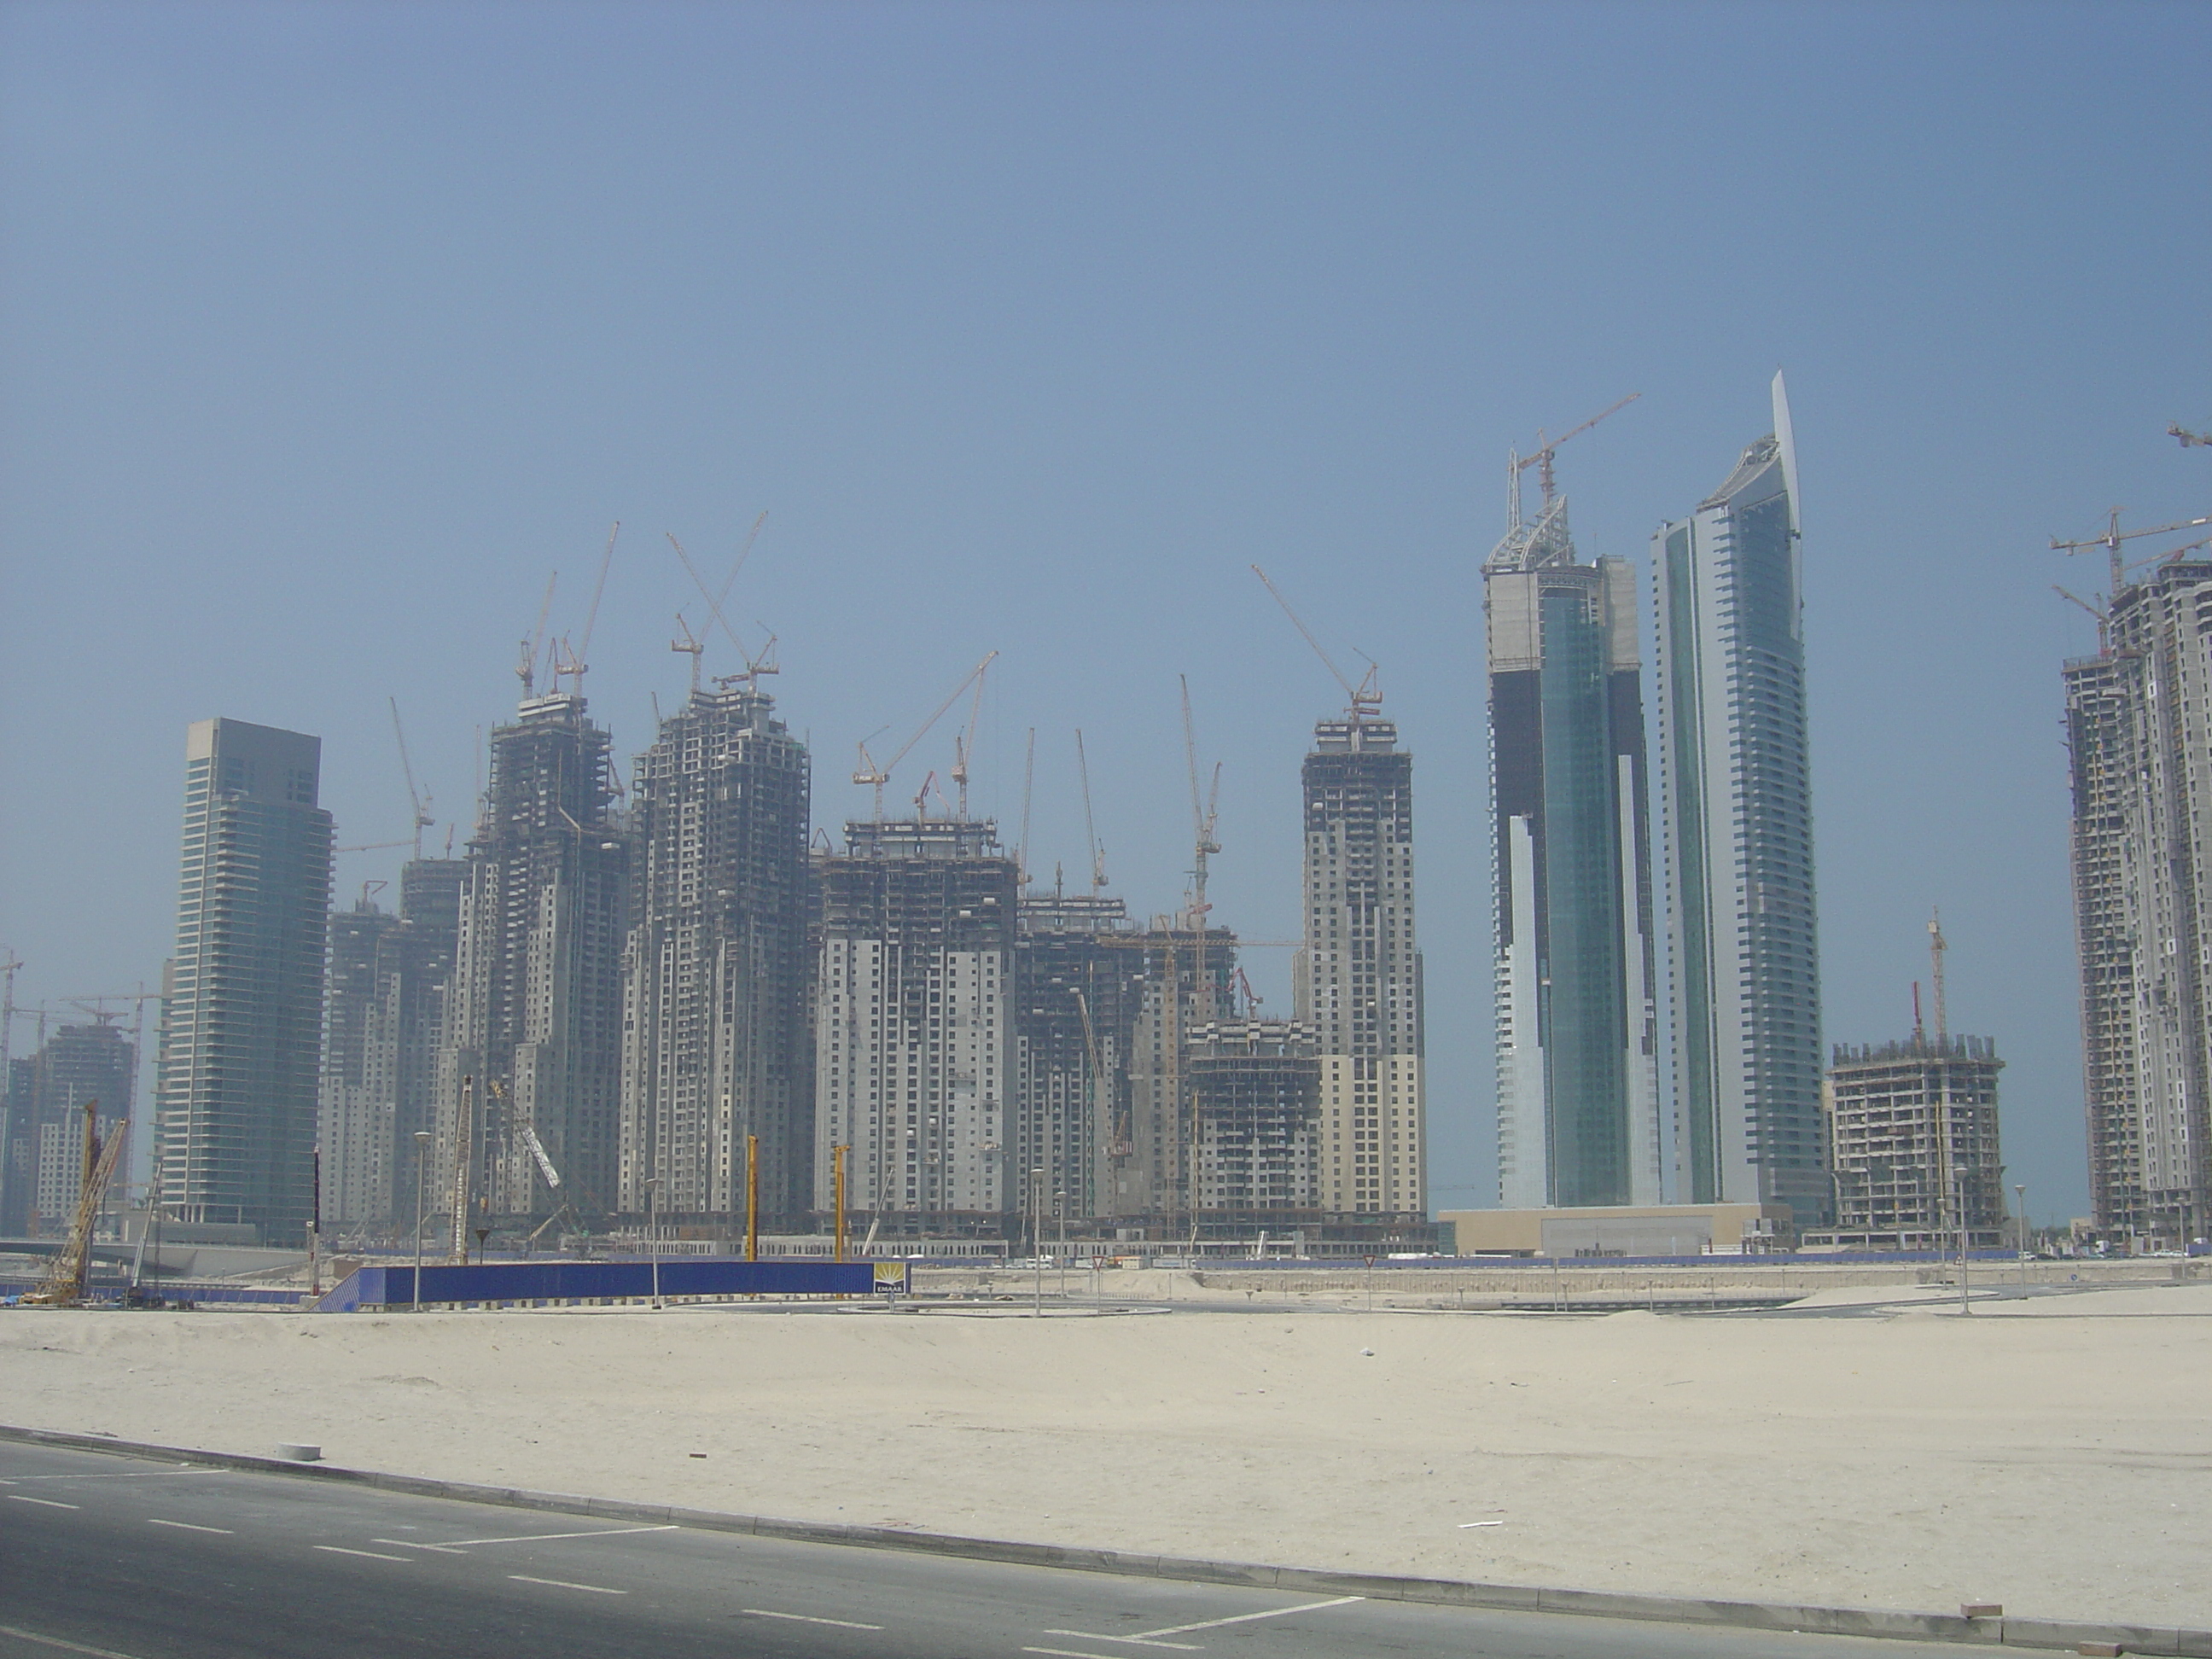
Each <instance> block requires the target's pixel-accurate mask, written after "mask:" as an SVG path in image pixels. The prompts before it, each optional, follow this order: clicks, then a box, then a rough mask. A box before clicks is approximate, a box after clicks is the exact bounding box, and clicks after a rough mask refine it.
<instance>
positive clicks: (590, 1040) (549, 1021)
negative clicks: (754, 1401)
mask: <svg viewBox="0 0 2212 1659" xmlns="http://www.w3.org/2000/svg"><path fill="white" fill-rule="evenodd" d="M614 786H615V780H614V770H613V764H612V762H611V758H610V756H609V744H608V738H607V734H606V732H605V730H604V729H603V728H601V727H599V726H596V725H594V724H593V723H592V721H591V720H590V719H588V718H587V717H586V714H585V712H584V699H583V698H582V697H581V696H575V695H572V694H565V693H561V692H557V691H556V692H555V693H553V694H551V695H550V696H526V697H525V698H524V700H523V702H522V704H521V707H520V709H519V711H518V712H517V715H516V718H515V720H514V723H513V725H510V726H500V727H498V728H497V729H495V731H494V732H492V734H491V775H490V779H489V783H488V784H487V787H486V788H485V791H484V799H483V806H482V815H481V816H480V817H479V818H478V819H477V829H476V835H475V836H474V837H473V838H472V839H471V841H470V842H469V848H468V866H469V867H468V876H467V879H466V880H465V883H464V884H463V885H462V889H461V902H460V938H459V948H458V951H457V954H456V960H455V963H454V967H453V983H452V987H451V989H450V991H449V992H448V995H447V1020H446V1037H445V1046H444V1048H443V1050H442V1052H441V1055H440V1067H439V1079H438V1088H439V1095H440V1099H439V1126H438V1129H437V1138H438V1144H437V1150H436V1156H437V1159H438V1162H437V1165H436V1167H435V1170H434V1174H433V1180H434V1182H436V1183H437V1185H442V1186H443V1187H444V1188H445V1190H444V1191H443V1192H438V1191H437V1186H435V1185H434V1187H433V1189H432V1190H433V1191H434V1192H435V1193H436V1194H437V1195H436V1197H435V1198H434V1199H433V1200H432V1202H431V1205H430V1209H431V1212H432V1213H433V1214H439V1215H442V1216H444V1217H445V1218H446V1221H447V1225H449V1226H452V1225H461V1222H462V1218H461V1217H459V1216H457V1215H456V1214H455V1205H456V1203H457V1202H458V1203H459V1204H460V1205H462V1206H465V1209H466V1211H467V1212H468V1216H467V1225H485V1221H486V1218H491V1219H493V1220H504V1221H506V1222H507V1223H509V1224H513V1223H516V1222H524V1221H528V1220H530V1219H532V1218H544V1217H547V1216H550V1214H551V1213H552V1212H553V1210H554V1208H555V1207H556V1206H557V1205H559V1204H561V1203H563V1202H565V1203H567V1204H568V1205H570V1206H573V1207H574V1209H575V1210H576V1211H577V1212H580V1213H581V1214H582V1215H584V1216H586V1217H597V1216H604V1215H605V1214H606V1213H607V1212H609V1211H610V1210H611V1208H612V1206H613V1205H614V1203H615V1200H616V1197H617V1193H616V1182H615V1176H616V1170H617V1150H618V1146H619V1141H620V1134H619V1126H618V1118H619V1108H620V1101H621V1072H622V1013H623V1009H622V955H623V939H624V933H625V927H626V899H627V890H628V884H629V839H628V836H627V833H626V831H625V830H624V829H623V826H622V825H621V824H620V823H618V822H617V820H616V819H615V817H613V815H612V814H611V811H610V804H611V801H612V799H613V798H614ZM533 1141H534V1142H535V1143H536V1144H535V1146H533V1145H532V1142H533ZM540 1152H543V1153H544V1157H545V1158H546V1160H547V1161H549V1162H550V1163H551V1164H553V1166H554V1167H555V1169H556V1170H557V1171H558V1172H559V1173H560V1175H561V1176H562V1188H561V1189H560V1192H559V1194H558V1195H557V1196H556V1192H555V1189H554V1188H552V1187H551V1185H550V1183H549V1182H547V1181H546V1179H545V1177H544V1173H543V1166H542V1165H541V1164H540V1163H539V1162H538V1154H539V1153H540Z"/></svg>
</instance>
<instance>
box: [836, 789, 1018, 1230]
mask: <svg viewBox="0 0 2212 1659" xmlns="http://www.w3.org/2000/svg"><path fill="white" fill-rule="evenodd" d="M814 872H815V882H816V891H817V904H818V906H819V921H818V923H817V937H818V939H819V951H820V955H819V957H818V961H819V967H818V969H817V975H816V982H815V992H814V1042H815V1054H814V1065H815V1078H816V1095H815V1145H814V1201H815V1205H816V1206H817V1208H818V1209H824V1210H826V1209H829V1208H830V1207H831V1206H833V1205H834V1204H835V1202H836V1192H835V1167H836V1148H838V1147H840V1146H842V1147H845V1148H847V1149H848V1151H847V1152H846V1154H845V1158H846V1160H847V1161H846V1165H845V1170H846V1181H847V1186H846V1192H845V1209H846V1211H847V1212H848V1214H851V1215H853V1216H854V1217H855V1218H866V1220H867V1221H868V1222H869V1224H870V1225H872V1226H874V1227H875V1228H877V1229H878V1231H881V1232H884V1233H887V1234H889V1235H890V1236H893V1237H928V1236H939V1237H953V1236H959V1235H962V1234H973V1233H977V1232H988V1233H993V1234H996V1233H999V1232H1000V1231H1003V1230H1004V1228H1005V1226H1006V1220H1007V1217H1008V1214H1009V1212H1012V1210H1013V1209H1014V1208H1015V1206H1016V1203H1017V1201H1018V1198H1019V1195H1020V1193H1021V1190H1022V1184H1023V1182H1024V1179H1025V1176H1024V1173H1023V1172H1022V1171H1020V1170H1018V1169H1016V1168H1014V1167H1012V1142H1011V1125H1010V1124H1009V1122H1008V1103H1009V1099H1010V1091H1011V1086H1012V1059H1013V1047H1014V1045H1013V1032H1012V1008H1013V1004H1012V991H1013V956H1014V934H1015V911H1016V904H1017V898H1018V881H1019V878H1018V874H1017V870H1016V866H1015V862H1014V860H1012V859H1011V858H1009V857H1007V856H1006V854H1004V853H1003V852H1002V851H1001V850H1000V847H999V844H998V838H997V835H996V829H995V826H994V825H993V824H991V823H978V822H972V821H969V820H968V819H965V818H927V817H917V818H913V819H907V820H902V821H884V820H878V821H871V822H856V823H848V824H847V825H846V826H845V851H844V852H843V853H842V854H831V853H824V854H817V856H816V859H815V864H814Z"/></svg>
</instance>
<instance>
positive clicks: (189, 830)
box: [154, 720, 331, 1245]
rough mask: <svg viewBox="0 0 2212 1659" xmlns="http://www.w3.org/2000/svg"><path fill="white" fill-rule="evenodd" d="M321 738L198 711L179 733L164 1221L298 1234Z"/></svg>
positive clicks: (303, 1206) (322, 922) (324, 828)
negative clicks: (178, 868)
mask: <svg viewBox="0 0 2212 1659" xmlns="http://www.w3.org/2000/svg"><path fill="white" fill-rule="evenodd" d="M322 747H323V745H322V739H321V738H311V737H307V736H305V735H303V734H301V733H300V732H283V731H279V730H277V729H276V727H274V726H251V725H248V724H247V723H246V721H244V720H200V721H197V722H196V723H195V724H194V725H192V726H191V727H190V728H189V729H188V730H187V732H186V734H185V835H184V860H183V868H182V872H181V874H180V878H179V883H178V898H177V948H176V955H175V956H174V957H173V958H172V960H171V961H170V963H169V965H168V969H167V975H166V981H167V982H166V984H165V985H164V987H163V989H164V992H165V996H164V999H163V1003H162V1016H161V1071H160V1082H159V1085H157V1086H158V1090H159V1105H158V1108H157V1116H156V1119H155V1152H154V1167H155V1187H156V1188H157V1189H158V1190H159V1192H160V1194H161V1203H162V1206H163V1207H164V1209H165V1211H166V1212H167V1214H168V1215H169V1216H170V1217H171V1218H173V1219H175V1220H179V1221H188V1222H228V1223H243V1224H245V1225H249V1226H252V1227H255V1228H258V1230H259V1231H260V1236H261V1239H262V1242H263V1243H268V1244H283V1245H289V1244H297V1243H301V1242H302V1241H303V1240H304V1239H305V1237H306V1236H307V1223H308V1220H309V1218H310V1217H311V1215H312V1213H313V1206H314V1151H315V1119H316V1097H317V1089H316V1085H317V1079H318V1073H319V1068H320V1065H321V1056H322V1036H323V949H324V944H325V938H326V935H327V929H328V926H329V913H330V903H331V815H330V814H329V813H328V812H325V811H323V810H322V809H321V807H320V806H319V805H317V802H316V793H317V789H318V787H319V780H320V776H321V771H322Z"/></svg>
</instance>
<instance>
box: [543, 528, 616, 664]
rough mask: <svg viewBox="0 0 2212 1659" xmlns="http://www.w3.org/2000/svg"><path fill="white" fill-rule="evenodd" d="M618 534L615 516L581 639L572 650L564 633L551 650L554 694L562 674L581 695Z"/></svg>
mask: <svg viewBox="0 0 2212 1659" xmlns="http://www.w3.org/2000/svg"><path fill="white" fill-rule="evenodd" d="M621 534H622V520H619V519H617V520H615V523H614V527H613V528H612V529H611V530H610V531H608V532H607V550H606V551H605V553H604V554H602V555H601V556H600V557H599V580H598V581H596V582H594V583H592V608H591V609H590V610H588V611H586V612H585V613H584V639H583V643H582V644H581V645H580V646H578V647H576V648H575V649H574V650H571V649H570V648H569V647H568V637H567V636H566V635H563V636H562V640H561V643H560V646H559V647H558V648H556V650H555V652H554V653H553V690H554V694H555V695H556V696H558V695H559V693H560V690H561V680H562V676H563V675H566V676H567V677H568V681H569V685H568V690H569V694H570V695H571V696H579V697H580V696H583V695H584V671H585V668H586V665H587V659H588V657H589V655H590V653H591V649H592V630H593V629H596V628H597V627H598V626H599V599H600V597H601V595H603V594H605V592H606V591H607V568H608V567H609V566H610V565H611V564H613V563H614V562H615V538H617V536H619V535H621Z"/></svg>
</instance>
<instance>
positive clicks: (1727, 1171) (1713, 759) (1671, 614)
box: [1651, 374, 1829, 1226]
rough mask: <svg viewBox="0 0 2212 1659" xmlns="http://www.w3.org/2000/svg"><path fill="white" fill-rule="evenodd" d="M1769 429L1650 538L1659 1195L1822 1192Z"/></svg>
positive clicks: (1799, 787) (1775, 434) (1804, 850)
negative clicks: (1668, 1191)
mask: <svg viewBox="0 0 2212 1659" xmlns="http://www.w3.org/2000/svg"><path fill="white" fill-rule="evenodd" d="M1772 391H1773V401H1774V430H1773V431H1772V432H1771V434H1770V435H1767V436H1765V437H1764V438H1761V439H1759V441H1758V442H1756V443H1754V444H1753V445H1752V446H1751V447H1749V448H1747V449H1746V450H1745V451H1744V452H1743V455H1742V459H1740V460H1739V461H1738V462H1737V463H1736V465H1735V471H1732V472H1730V473H1729V476H1728V478H1727V480H1726V481H1725V482H1724V483H1723V484H1722V485H1721V487H1720V488H1719V489H1717V490H1715V491H1714V492H1713V493H1712V494H1711V495H1708V496H1707V497H1706V498H1705V500H1704V501H1700V502H1699V504H1698V507H1697V510H1696V511H1695V512H1694V513H1692V514H1691V515H1690V516H1689V517H1687V518H1686V519H1681V520H1676V521H1674V523H1671V524H1666V525H1662V526H1660V529H1659V531H1658V533H1657V534H1656V535H1655V536H1654V537H1653V538H1652V544H1651V568H1652V597H1653V604H1654V610H1655V612H1656V621H1657V646H1658V653H1657V659H1656V676H1655V678H1656V681H1657V690H1658V704H1659V775H1660V812H1659V825H1660V837H1661V844H1662V866H1663V870H1664V888H1665V892H1666V901H1667V922H1666V939H1667V991H1668V999H1667V1000H1668V1025H1669V1030H1670V1034H1671V1036H1672V1038H1673V1050H1674V1114H1675V1118H1674V1169H1675V1177H1676V1188H1675V1192H1674V1196H1675V1198H1676V1200H1677V1201H1679V1202H1681V1203H1686V1204H1713V1203H1746V1204H1771V1203H1782V1204H1787V1205H1789V1206H1790V1208H1791V1210H1792V1212H1794V1215H1795V1218H1796V1221H1797V1223H1798V1225H1801V1226H1802V1225H1817V1224H1818V1223H1819V1222H1820V1220H1822V1219H1823V1218H1825V1216H1826V1211H1827V1208H1828V1201H1829V1197H1828V1182H1827V1176H1826V1171H1825V1169H1824V1160H1823V1158H1822V1154H1821V1118H1820V1073H1821V1054H1820V942H1819V935H1818V931H1817V928H1816V926H1815V909H1814V889H1813V797H1812V774H1811V759H1810V753H1809V749H1808V744H1807V740H1806V709H1805V640H1804V629H1803V614H1802V613H1803V603H1804V602H1803V586H1802V567H1801V562H1800V555H1799V542H1798V524H1797V458H1796V450H1795V448H1794V447H1793V446H1792V444H1791V441H1790V404H1789V402H1788V400H1787V398H1785V396H1784V391H1783V385H1782V377H1781V375H1779V374H1777V375H1776V376H1775V377H1774V384H1773V388H1772Z"/></svg>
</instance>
